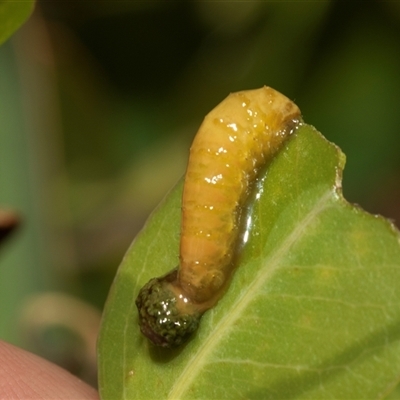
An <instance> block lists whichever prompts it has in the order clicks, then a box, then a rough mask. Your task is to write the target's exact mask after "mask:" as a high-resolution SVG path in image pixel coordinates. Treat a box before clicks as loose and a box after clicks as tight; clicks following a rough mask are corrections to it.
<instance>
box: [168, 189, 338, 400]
mask: <svg viewBox="0 0 400 400" xmlns="http://www.w3.org/2000/svg"><path fill="white" fill-rule="evenodd" d="M331 195H332V192H331V190H327V191H326V192H325V193H324V194H323V195H322V196H321V197H320V198H319V201H318V202H317V203H315V205H314V207H313V208H312V209H311V210H310V212H309V213H308V214H306V215H305V217H304V218H303V219H302V220H301V221H300V222H299V223H298V224H297V225H296V228H295V229H294V230H293V231H292V233H291V234H290V235H288V236H287V238H286V239H285V240H284V241H283V242H282V243H281V245H280V246H279V247H278V248H277V249H276V250H275V252H273V253H272V254H271V256H270V257H269V260H268V268H260V270H259V273H258V274H257V275H256V277H255V279H254V280H253V283H251V284H249V286H248V287H247V289H246V290H243V291H242V294H241V296H239V297H238V299H237V300H236V302H235V303H234V304H233V305H232V307H231V309H232V310H234V311H232V312H230V313H229V314H227V315H226V316H224V317H223V318H222V319H221V321H220V322H219V323H218V324H217V326H216V327H215V329H214V330H213V331H212V334H211V335H210V336H209V337H208V338H207V339H206V340H204V343H203V344H202V345H201V347H200V348H199V350H198V351H197V353H196V355H195V356H194V357H193V358H192V360H190V362H188V363H187V366H186V367H185V368H184V369H183V371H182V373H181V375H180V376H179V377H178V378H177V379H176V381H175V383H174V384H173V386H172V388H171V390H170V392H169V395H168V398H167V399H168V400H178V399H180V398H181V397H182V396H183V395H184V393H185V392H186V391H187V390H188V389H189V387H190V385H191V384H192V382H193V381H194V379H195V378H196V376H198V375H199V373H200V371H201V370H202V368H203V366H204V365H205V364H206V362H207V360H208V359H209V354H210V353H212V350H213V349H214V348H215V347H216V346H217V344H218V343H219V342H220V340H221V339H222V338H223V337H224V335H223V332H226V331H228V330H229V328H230V327H232V326H233V324H234V322H235V321H236V320H237V319H238V318H239V317H240V316H241V315H242V314H243V312H244V310H245V309H246V308H247V306H248V305H249V303H250V302H251V301H252V300H253V299H254V296H255V294H257V293H259V290H260V288H261V286H263V285H264V283H265V282H266V281H267V280H268V279H269V278H270V277H272V276H273V275H274V273H275V272H276V271H277V270H278V269H279V267H280V263H279V261H280V260H281V259H282V257H283V256H284V254H286V252H287V251H288V250H289V248H290V247H291V246H292V245H293V244H294V243H296V241H297V240H298V239H299V238H300V237H302V236H303V235H304V232H305V231H306V230H305V229H304V228H305V227H307V226H308V225H309V224H310V223H311V222H312V221H313V220H314V219H315V218H316V217H317V216H318V215H319V214H320V213H321V212H322V211H323V210H324V209H325V208H326V207H327V205H328V204H329V199H330V198H331Z"/></svg>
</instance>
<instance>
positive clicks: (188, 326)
mask: <svg viewBox="0 0 400 400" xmlns="http://www.w3.org/2000/svg"><path fill="white" fill-rule="evenodd" d="M176 279H177V270H176V269H174V270H173V271H171V272H170V273H169V274H167V275H165V276H163V277H161V278H154V279H152V280H150V281H149V282H148V283H147V284H146V285H145V286H143V288H142V289H141V290H140V292H139V295H138V297H137V299H136V306H137V308H138V311H139V325H140V330H141V331H142V333H143V334H144V335H145V336H146V337H147V338H148V339H150V341H151V342H153V343H154V344H155V345H157V346H161V347H169V348H172V347H177V346H179V345H181V344H182V343H184V342H185V341H186V340H187V339H188V338H189V336H190V334H191V333H193V332H194V331H195V330H196V329H197V328H198V326H199V322H200V318H201V315H202V314H201V313H200V312H198V311H197V310H196V309H195V307H193V306H192V305H191V302H190V301H189V300H188V299H187V298H186V297H185V296H183V295H179V288H178V287H176V286H175V285H174V283H175V284H176Z"/></svg>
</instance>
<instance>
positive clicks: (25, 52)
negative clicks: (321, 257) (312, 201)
mask: <svg viewBox="0 0 400 400" xmlns="http://www.w3.org/2000/svg"><path fill="white" fill-rule="evenodd" d="M0 4H1V3H0ZM399 22H400V9H399V7H398V5H397V3H395V2H380V1H378V0H371V1H368V2H363V3H359V2H340V1H338V0H336V1H333V0H332V1H320V2H300V1H297V2H167V1H162V2H104V1H91V2H85V1H82V2H45V1H43V2H40V1H39V3H38V5H37V8H36V11H35V13H34V14H33V16H32V17H31V18H30V20H29V21H28V23H27V24H26V25H24V26H23V27H22V29H20V30H19V31H18V32H17V33H16V34H15V35H14V36H13V38H12V39H11V40H9V41H8V42H7V43H6V44H5V45H4V46H2V47H1V48H0V206H4V207H6V206H7V207H9V208H10V207H11V208H13V209H14V210H17V211H18V212H19V214H20V217H21V219H22V226H21V228H20V229H19V232H17V234H16V235H14V236H13V237H12V238H11V239H10V240H9V241H8V242H7V243H6V244H5V245H4V246H3V247H2V248H1V249H0V250H1V252H0V274H1V280H0V301H1V304H2V305H3V306H2V315H1V318H0V337H1V338H4V339H7V340H9V341H11V342H13V343H16V344H19V345H22V346H24V347H29V348H30V349H34V350H35V351H37V352H39V353H41V354H45V355H46V356H47V357H49V358H51V359H53V360H55V361H57V362H59V363H61V364H63V365H67V366H68V367H69V368H70V369H71V370H73V371H74V372H77V373H82V374H83V375H84V376H85V377H87V379H90V376H94V373H87V372H86V371H87V368H88V365H90V362H89V361H88V362H87V363H86V364H85V365H83V364H84V362H83V361H82V360H80V359H79V357H75V356H74V352H73V351H68V348H69V347H68V346H70V347H71V348H74V347H75V348H76V347H77V346H78V347H79V346H88V347H85V348H90V346H94V344H89V343H85V341H88V340H89V339H88V338H89V337H90V335H89V334H85V335H83V336H82V333H79V332H77V330H76V328H75V326H76V325H74V323H73V321H72V322H70V320H69V317H68V318H67V317H66V318H65V320H64V321H60V319H59V318H58V319H54V321H53V322H54V323H53V324H52V323H51V319H49V318H45V317H43V318H41V319H40V321H44V322H43V323H42V325H41V326H40V327H39V326H37V324H36V325H35V326H32V323H31V322H30V321H32V320H33V319H32V318H31V316H32V315H36V313H37V312H38V310H37V309H35V308H34V307H28V304H29V305H32V304H34V305H35V304H40V305H41V308H43V307H44V306H43V303H42V302H40V301H38V300H37V299H38V298H37V295H39V296H43V299H45V300H47V301H49V299H58V297H57V296H56V297H51V296H50V297H48V294H47V292H48V291H51V292H52V293H53V294H54V292H64V293H65V294H66V295H67V298H68V299H71V298H79V301H78V303H79V302H81V303H79V304H85V303H86V302H88V303H90V304H91V305H92V306H93V307H94V308H93V307H89V308H85V307H83V308H82V309H83V310H86V312H89V313H90V315H92V316H93V314H92V312H93V313H95V310H96V309H97V313H98V315H97V318H99V315H100V312H101V309H102V307H103V302H104V299H105V297H106V295H107V292H108V288H109V286H110V284H111V281H112V278H113V276H114V273H115V269H116V267H117V265H118V264H119V263H120V260H121V258H122V256H123V254H124V253H125V251H126V249H127V247H128V246H129V243H130V242H131V241H132V239H133V237H134V236H135V234H136V233H137V231H138V230H139V229H140V227H141V226H142V224H143V222H144V221H145V219H146V216H147V215H148V213H149V212H150V211H151V210H152V209H153V208H154V207H155V206H156V204H157V203H158V202H159V200H160V199H161V198H162V197H163V195H164V194H165V193H166V192H167V191H168V190H169V188H170V187H171V186H172V185H173V184H174V183H175V182H176V180H177V179H178V178H179V177H180V176H181V175H182V173H183V172H184V168H185V163H186V158H187V150H188V147H189V145H190V141H191V139H192V137H193V135H194V134H195V132H196V129H197V126H198V125H199V123H200V122H201V119H202V118H203V116H204V114H205V113H206V112H207V111H208V110H210V109H211V108H213V107H214V106H215V105H216V104H217V103H218V102H219V101H221V100H222V99H223V98H224V97H226V95H227V94H228V93H229V92H232V91H237V90H241V89H250V88H255V87H260V86H262V85H264V84H266V85H269V86H272V87H274V88H276V89H277V90H279V91H281V92H283V93H284V94H286V95H287V96H289V97H290V98H292V99H293V100H294V101H295V102H296V103H297V104H298V105H299V107H300V109H301V110H302V111H303V114H304V117H305V120H306V121H307V122H309V123H311V124H314V125H315V126H316V127H318V129H319V130H320V131H321V132H323V133H324V135H325V136H327V138H328V139H329V140H331V141H333V142H335V143H337V144H338V145H339V146H340V147H341V148H342V149H343V151H344V152H345V153H346V155H347V157H348V160H349V161H348V165H347V166H346V170H345V176H344V195H345V197H346V198H347V199H348V200H349V201H355V202H357V203H360V204H361V205H362V206H363V207H364V208H366V209H367V210H368V211H370V212H379V213H381V214H383V215H384V216H386V217H390V218H392V219H394V220H395V221H396V222H397V224H399V223H400V207H399V204H400V179H399V177H400V158H399V157H398V154H399V150H400V133H399V126H400V114H399V113H398V112H397V104H399V103H400V52H399V51H398V49H399V45H400V28H399V26H400V23H399ZM32 295H35V298H34V300H35V301H33V300H32V299H31V296H32ZM39 300H40V298H39ZM65 304H70V305H71V307H75V306H76V304H77V303H75V302H74V301H72V302H71V303H69V302H68V301H67V302H66V301H64V300H63V301H52V304H51V305H52V307H50V306H49V309H52V310H53V312H55V315H58V316H59V315H64V313H63V312H61V311H60V312H59V313H57V312H56V311H54V307H60V310H61V309H62V307H65ZM53 306H54V307H53ZM44 309H46V307H44ZM89 310H90V311H89ZM80 318H82V315H81V314H80ZM93 320H94V318H93ZM52 326H54V327H56V328H57V327H60V326H61V327H62V329H61V330H62V331H63V332H64V330H66V328H68V327H69V330H70V333H71V334H70V336H68V338H67V339H65V335H63V334H60V330H59V329H58V328H57V329H55V330H52ZM67 330H68V329H67ZM32 332H34V334H33V335H32V334H31V333H32ZM31 338H34V341H32V340H31ZM43 338H47V340H44V339H43ZM49 338H50V339H49ZM82 343H83V344H82ZM63 345H64V347H65V346H67V347H66V349H67V350H66V351H58V350H57V349H59V348H60V346H63ZM92 348H93V347H92ZM82 353H85V352H82ZM85 354H86V353H85ZM87 354H90V351H88V352H87ZM66 355H68V357H67V356H66Z"/></svg>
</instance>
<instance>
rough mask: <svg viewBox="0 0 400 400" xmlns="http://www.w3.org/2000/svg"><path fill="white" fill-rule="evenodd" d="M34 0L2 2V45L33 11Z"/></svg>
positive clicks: (0, 24) (0, 14)
mask: <svg viewBox="0 0 400 400" xmlns="http://www.w3.org/2000/svg"><path fill="white" fill-rule="evenodd" d="M34 4H35V1H34V0H25V1H13V0H0V44H2V43H3V42H4V41H6V40H7V39H8V38H9V36H11V35H12V34H13V33H14V31H15V30H16V29H18V28H19V27H20V25H21V24H22V23H23V22H25V20H26V19H27V18H28V16H29V15H30V14H31V12H32V10H33V6H34Z"/></svg>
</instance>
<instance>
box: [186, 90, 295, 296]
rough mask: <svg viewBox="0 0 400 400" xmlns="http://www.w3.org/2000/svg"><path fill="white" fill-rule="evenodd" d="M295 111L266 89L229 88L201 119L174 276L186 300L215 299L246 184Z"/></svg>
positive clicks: (226, 270) (223, 277) (228, 260)
mask: <svg viewBox="0 0 400 400" xmlns="http://www.w3.org/2000/svg"><path fill="white" fill-rule="evenodd" d="M299 117H300V110H299V109H298V107H297V106H296V105H295V104H294V103H293V102H291V101H290V100H289V99H288V98H286V97H285V96H283V95H282V94H280V93H278V92H276V91H275V90H273V89H271V88H269V87H263V88H261V89H258V90H251V91H245V92H238V93H233V94H231V95H230V96H228V97H227V98H226V99H225V100H224V101H223V102H222V103H220V104H219V105H218V106H217V107H215V108H214V109H213V110H212V111H211V112H210V113H209V114H208V115H207V116H206V117H205V119H204V122H203V124H202V125H201V126H200V129H199V131H198V133H197V135H196V137H195V139H194V141H193V144H192V147H191V149H190V158H189V163H188V167H187V172H186V177H185V184H184V189H183V198H182V228H181V245H180V269H179V273H178V277H179V282H180V284H181V286H182V288H183V290H184V291H185V292H186V293H187V294H188V296H189V297H190V298H191V299H192V300H194V301H196V302H204V301H209V300H211V299H212V298H213V297H218V291H219V290H220V289H222V288H223V286H224V285H225V283H226V281H227V280H228V279H229V275H230V271H231V270H232V265H231V264H232V257H233V255H234V250H235V244H236V238H237V231H238V227H239V220H240V215H241V211H242V207H243V203H244V202H245V200H246V198H247V196H248V193H249V189H250V186H251V184H252V183H253V182H254V180H255V177H256V176H257V173H258V171H259V169H260V167H261V166H262V165H264V164H265V162H266V161H267V160H269V159H271V157H272V155H273V154H274V153H275V152H276V151H277V150H278V149H279V148H280V145H281V144H282V143H283V141H284V140H285V139H286V137H287V136H288V135H289V134H290V131H291V129H292V128H293V126H294V124H295V122H296V121H298V119H299Z"/></svg>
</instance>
